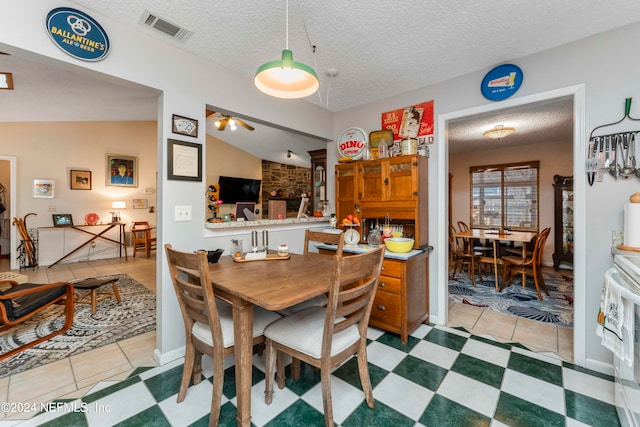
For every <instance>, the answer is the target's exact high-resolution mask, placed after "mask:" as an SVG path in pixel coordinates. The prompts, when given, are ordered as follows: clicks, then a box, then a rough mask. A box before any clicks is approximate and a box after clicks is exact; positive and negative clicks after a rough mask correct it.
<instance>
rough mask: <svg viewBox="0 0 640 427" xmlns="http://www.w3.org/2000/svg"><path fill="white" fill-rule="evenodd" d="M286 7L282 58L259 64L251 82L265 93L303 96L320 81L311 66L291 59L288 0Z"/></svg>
mask: <svg viewBox="0 0 640 427" xmlns="http://www.w3.org/2000/svg"><path fill="white" fill-rule="evenodd" d="M286 8H287V10H286V12H287V15H286V48H285V49H284V50H283V51H282V59H281V60H277V61H271V62H267V63H266V64H263V65H262V66H260V67H259V68H258V71H256V77H255V79H254V81H253V82H254V84H255V85H256V87H257V88H258V89H260V90H261V91H262V92H264V93H266V94H267V95H271V96H275V97H277V98H288V99H294V98H304V97H305V96H309V95H312V94H314V93H315V92H316V91H317V90H318V88H319V87H320V82H319V81H318V75H317V74H316V72H315V71H314V70H313V68H311V67H309V66H308V65H305V64H303V63H301V62H296V61H294V60H293V52H291V51H290V50H289V0H287V2H286Z"/></svg>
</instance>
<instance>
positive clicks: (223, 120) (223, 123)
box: [218, 118, 229, 130]
mask: <svg viewBox="0 0 640 427" xmlns="http://www.w3.org/2000/svg"><path fill="white" fill-rule="evenodd" d="M228 121H229V119H227V118H221V119H220V127H219V128H218V130H224V128H226V127H227V122H228Z"/></svg>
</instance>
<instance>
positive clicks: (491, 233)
mask: <svg viewBox="0 0 640 427" xmlns="http://www.w3.org/2000/svg"><path fill="white" fill-rule="evenodd" d="M537 235H538V233H534V232H531V231H504V232H502V233H500V231H499V230H483V229H479V228H472V229H470V230H465V231H460V232H457V233H454V234H453V237H462V238H464V239H470V240H471V239H485V240H491V242H492V243H493V274H494V276H495V280H496V290H498V289H500V286H499V283H498V242H499V241H507V242H520V243H522V259H526V257H527V245H526V243H528V242H530V241H531V240H533V238H534V237H536V236H537ZM472 249H473V248H472ZM483 258H486V257H480V260H481V261H484V259H483ZM522 276H523V277H522V283H525V278H524V273H523V275H522Z"/></svg>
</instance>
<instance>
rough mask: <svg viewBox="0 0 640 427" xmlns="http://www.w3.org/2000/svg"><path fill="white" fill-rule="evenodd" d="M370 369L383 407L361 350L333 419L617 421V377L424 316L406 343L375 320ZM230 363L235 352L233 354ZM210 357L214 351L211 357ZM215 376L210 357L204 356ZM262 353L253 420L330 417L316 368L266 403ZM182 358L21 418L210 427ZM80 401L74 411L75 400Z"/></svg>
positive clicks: (230, 411) (338, 384)
mask: <svg viewBox="0 0 640 427" xmlns="http://www.w3.org/2000/svg"><path fill="white" fill-rule="evenodd" d="M369 339H370V343H369V346H368V358H369V364H370V367H369V373H370V376H371V382H372V385H373V387H374V390H373V394H374V397H375V401H376V407H375V409H369V408H368V407H367V406H366V404H365V403H364V399H363V395H362V392H361V391H360V381H359V377H358V370H357V365H356V361H355V359H351V360H350V361H349V362H347V363H346V364H344V365H342V366H341V367H339V368H338V369H337V370H335V372H334V373H333V377H332V394H333V408H334V419H335V422H336V424H337V425H341V426H358V427H360V426H391V425H393V426H395V427H401V426H438V427H442V426H456V427H457V426H527V427H530V426H544V427H547V426H584V425H590V426H607V427H612V426H617V425H620V423H619V420H618V416H617V413H616V409H615V406H614V382H613V378H612V377H609V376H605V375H602V374H598V373H595V372H591V371H587V370H585V369H582V368H579V367H577V366H574V365H572V364H569V363H566V362H563V361H561V360H559V359H554V358H551V357H547V356H545V355H542V354H536V353H532V352H530V351H528V350H527V349H525V348H523V347H522V346H521V345H518V344H513V345H508V344H501V343H497V342H495V341H492V340H489V339H486V338H483V337H479V336H474V335H471V334H469V333H467V332H466V331H464V330H462V329H451V328H446V327H440V326H434V325H431V326H428V325H422V326H421V327H420V328H418V330H417V331H416V332H414V334H413V335H412V336H411V337H410V339H409V343H408V344H407V345H406V346H405V345H402V343H401V342H400V339H399V337H398V336H397V335H395V334H389V333H384V332H382V331H379V330H376V329H373V328H370V330H369ZM227 359H231V360H225V362H226V363H227V364H232V363H233V358H232V357H231V358H227ZM205 361H206V358H205ZM203 364H204V368H205V374H206V376H207V377H208V379H209V380H210V379H211V378H210V376H211V372H212V369H211V364H210V363H209V364H207V363H203ZM263 372H264V358H263V357H261V356H258V355H256V356H254V371H253V383H254V385H253V389H252V391H253V392H252V423H253V425H255V426H256V427H261V426H316V425H317V426H322V425H324V417H323V415H322V395H321V390H320V376H319V374H318V372H317V371H314V370H313V369H310V368H309V367H308V366H303V371H302V374H301V378H300V380H299V381H296V382H293V381H290V380H289V379H287V384H286V388H285V389H283V390H280V389H278V388H277V387H276V388H275V393H274V397H273V403H272V404H271V405H269V406H266V405H265V404H264V373H263ZM181 374H182V360H178V361H175V362H173V363H169V364H167V365H164V366H161V367H155V368H146V369H139V370H137V371H136V372H134V373H133V374H132V375H131V376H130V377H129V378H128V379H127V380H124V381H121V382H118V383H101V384H99V385H97V386H96V387H95V388H94V389H93V390H91V392H89V393H88V394H87V395H86V396H85V397H84V398H82V399H81V400H74V401H65V402H62V401H60V402H56V405H54V406H53V408H54V409H55V410H53V411H50V412H46V413H41V414H39V415H38V416H36V417H34V418H32V419H30V420H27V421H24V422H21V423H19V424H18V425H20V426H35V425H46V426H58V425H59V426H86V425H88V426H112V425H121V426H143V425H144V426H165V425H166V426H174V427H176V426H199V425H202V426H206V425H207V423H208V419H209V415H208V411H209V406H210V399H211V388H212V386H211V382H210V381H202V382H201V383H200V384H198V385H197V386H192V387H191V388H190V389H189V391H188V392H187V397H186V399H185V401H184V402H182V403H180V404H178V403H176V395H177V392H178V387H179V382H180V377H181ZM235 394H236V393H235V381H234V369H233V367H232V366H229V367H228V368H227V369H226V371H225V379H224V395H223V398H222V414H221V417H220V425H221V426H235V425H236V420H235V415H236V406H235V403H236V398H235ZM74 407H75V408H76V409H75V410H73V409H71V408H74Z"/></svg>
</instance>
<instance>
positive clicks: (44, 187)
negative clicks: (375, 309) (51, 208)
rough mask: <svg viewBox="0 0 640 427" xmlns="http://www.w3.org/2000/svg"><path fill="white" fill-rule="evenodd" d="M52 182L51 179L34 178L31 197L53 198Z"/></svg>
mask: <svg viewBox="0 0 640 427" xmlns="http://www.w3.org/2000/svg"><path fill="white" fill-rule="evenodd" d="M53 196H54V183H53V180H52V179H34V180H33V197H34V199H53Z"/></svg>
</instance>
